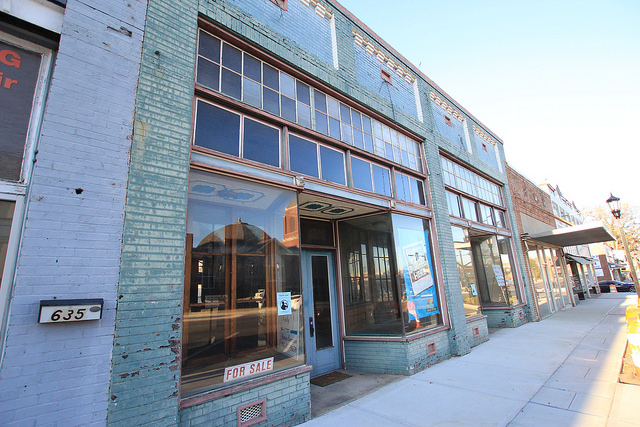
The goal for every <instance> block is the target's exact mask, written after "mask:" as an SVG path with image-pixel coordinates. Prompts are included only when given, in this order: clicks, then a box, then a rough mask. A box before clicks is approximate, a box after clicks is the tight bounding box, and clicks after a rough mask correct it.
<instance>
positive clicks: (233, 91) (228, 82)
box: [220, 68, 242, 99]
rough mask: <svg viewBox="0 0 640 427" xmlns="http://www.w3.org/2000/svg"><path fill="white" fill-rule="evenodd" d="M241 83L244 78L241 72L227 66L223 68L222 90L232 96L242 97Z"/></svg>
mask: <svg viewBox="0 0 640 427" xmlns="http://www.w3.org/2000/svg"><path fill="white" fill-rule="evenodd" d="M241 85H242V79H241V78H240V74H236V73H234V72H233V71H229V70H227V69H226V68H223V69H222V84H221V85H220V92H222V93H224V94H227V95H229V96H230V97H232V98H235V99H241V98H240V87H241Z"/></svg>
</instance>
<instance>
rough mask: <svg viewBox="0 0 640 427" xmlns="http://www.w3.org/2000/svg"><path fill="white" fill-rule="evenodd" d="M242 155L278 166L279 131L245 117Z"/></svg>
mask: <svg viewBox="0 0 640 427" xmlns="http://www.w3.org/2000/svg"><path fill="white" fill-rule="evenodd" d="M243 157H244V158H245V159H249V160H255V161H256V162H260V163H265V164H267V165H271V166H276V167H280V131H279V130H278V129H275V128H272V127H270V126H267V125H265V124H262V123H259V122H256V121H254V120H251V119H246V118H245V120H244V144H243Z"/></svg>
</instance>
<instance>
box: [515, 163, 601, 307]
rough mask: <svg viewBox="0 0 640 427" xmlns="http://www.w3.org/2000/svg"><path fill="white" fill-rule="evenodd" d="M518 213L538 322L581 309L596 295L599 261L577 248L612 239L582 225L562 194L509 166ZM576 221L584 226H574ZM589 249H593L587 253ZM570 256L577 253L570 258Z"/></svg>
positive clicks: (596, 227) (597, 228)
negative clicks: (581, 302)
mask: <svg viewBox="0 0 640 427" xmlns="http://www.w3.org/2000/svg"><path fill="white" fill-rule="evenodd" d="M507 177H508V179H509V185H510V188H511V197H512V200H513V206H514V211H515V215H516V221H517V224H518V229H519V230H520V232H521V233H522V234H521V235H520V238H521V243H522V246H523V251H524V253H525V254H527V255H526V257H525V265H526V266H527V270H528V278H529V281H530V283H531V286H530V287H529V289H530V290H531V292H532V293H531V298H532V300H533V302H534V307H535V311H536V315H537V317H538V319H543V318H545V317H547V316H549V315H551V314H553V313H555V312H557V311H558V310H562V309H563V308H565V307H567V306H571V305H575V304H576V303H577V302H578V300H579V299H585V298H586V297H589V296H590V293H591V292H593V291H596V284H597V282H596V281H595V273H594V270H593V265H592V264H593V263H594V260H593V259H592V257H591V256H588V257H586V256H581V255H577V254H575V252H578V250H576V249H575V248H576V245H577V244H579V245H581V246H582V244H583V243H589V242H593V241H601V240H607V239H609V238H611V236H610V234H609V232H608V231H607V230H606V229H604V227H602V226H601V225H590V226H584V225H582V218H581V217H580V216H579V214H578V212H577V209H569V206H573V207H574V208H575V205H574V204H573V203H569V202H567V201H566V200H567V199H565V198H564V196H562V195H561V194H560V192H559V190H553V187H550V186H547V187H546V188H547V189H552V190H553V191H551V192H550V193H547V192H545V191H544V190H543V189H544V188H545V187H543V188H540V187H539V186H537V185H536V184H534V183H533V182H532V181H531V180H529V179H528V178H526V177H525V176H524V175H522V174H520V173H519V172H517V171H516V170H515V169H513V168H511V167H510V166H509V165H507ZM569 220H573V221H576V223H577V224H578V225H575V224H574V223H570V222H569ZM587 250H588V248H587ZM569 251H574V253H573V254H572V253H570V252H569Z"/></svg>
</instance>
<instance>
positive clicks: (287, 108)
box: [280, 95, 296, 122]
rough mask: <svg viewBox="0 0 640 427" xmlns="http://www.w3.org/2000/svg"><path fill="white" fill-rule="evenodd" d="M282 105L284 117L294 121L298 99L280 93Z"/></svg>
mask: <svg viewBox="0 0 640 427" xmlns="http://www.w3.org/2000/svg"><path fill="white" fill-rule="evenodd" d="M280 105H281V107H282V117H283V118H285V119H287V120H291V121H292V122H295V121H296V101H294V100H293V99H291V98H287V97H286V96H284V95H280Z"/></svg>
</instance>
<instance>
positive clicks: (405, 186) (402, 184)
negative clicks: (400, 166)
mask: <svg viewBox="0 0 640 427" xmlns="http://www.w3.org/2000/svg"><path fill="white" fill-rule="evenodd" d="M395 175H396V193H397V194H396V197H397V198H398V199H400V200H405V201H408V202H410V201H411V193H410V191H411V189H410V188H409V177H408V176H406V175H403V174H401V173H398V172H396V173H395Z"/></svg>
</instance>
